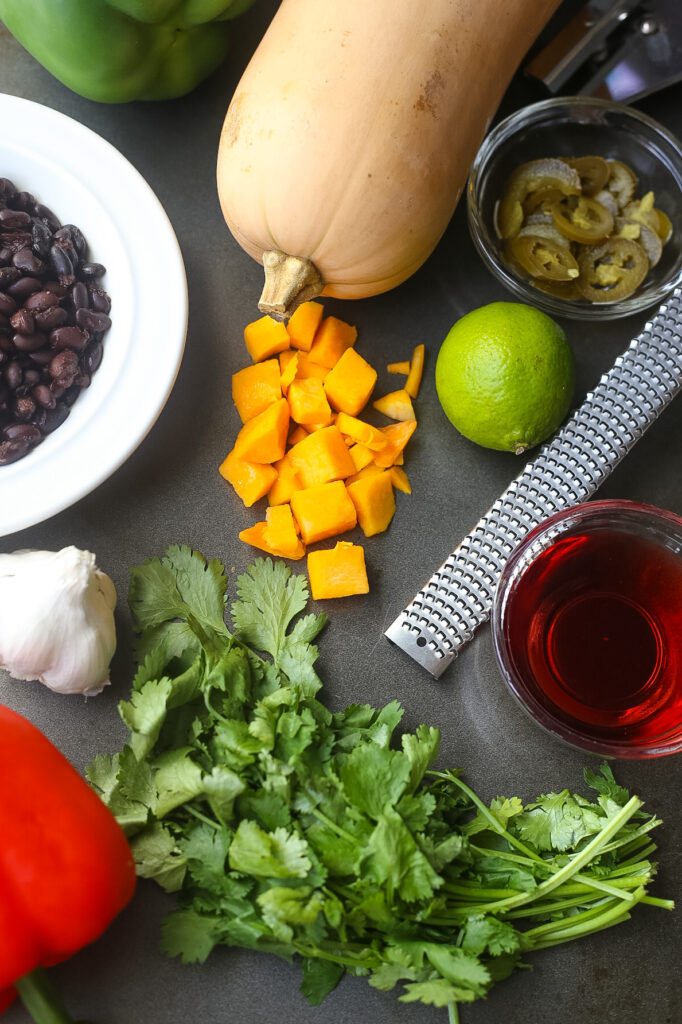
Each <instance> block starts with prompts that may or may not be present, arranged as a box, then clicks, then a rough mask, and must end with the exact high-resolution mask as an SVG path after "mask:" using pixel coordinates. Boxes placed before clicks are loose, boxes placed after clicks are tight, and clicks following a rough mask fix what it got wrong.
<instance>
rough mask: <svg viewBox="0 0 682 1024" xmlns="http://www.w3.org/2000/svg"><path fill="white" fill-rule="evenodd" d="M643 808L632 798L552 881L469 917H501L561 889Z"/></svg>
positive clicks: (476, 910) (487, 905)
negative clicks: (487, 915)
mask: <svg viewBox="0 0 682 1024" xmlns="http://www.w3.org/2000/svg"><path fill="white" fill-rule="evenodd" d="M641 806H642V801H641V800H640V799H639V797H636V796H633V797H631V798H630V800H628V802H627V803H626V804H625V806H624V807H622V808H621V809H620V811H619V812H618V814H615V815H614V816H613V818H611V820H610V821H608V822H607V823H606V825H605V826H604V828H603V829H602V830H601V832H598V833H597V835H596V836H595V837H594V839H592V840H591V842H589V843H588V844H587V846H584V847H583V849H582V850H581V851H580V853H577V854H575V855H574V856H573V857H572V858H571V859H570V860H569V861H568V863H567V864H565V865H564V866H563V867H561V868H559V870H558V871H557V872H555V874H554V875H552V876H551V877H550V878H547V879H545V881H544V882H541V883H540V885H538V886H537V888H535V889H532V890H531V891H530V892H520V893H518V894H517V895H516V896H510V897H509V898H508V899H504V900H496V901H493V902H492V903H483V904H480V905H478V906H476V905H475V906H473V907H470V908H469V913H472V914H476V913H479V912H481V913H499V912H500V911H504V910H508V909H511V908H512V907H517V906H520V905H521V904H523V903H530V902H531V901H534V900H537V899H541V898H542V897H543V896H544V894H545V893H549V892H552V891H553V890H554V889H558V887H559V886H560V885H562V884H563V883H564V882H566V881H568V879H569V878H574V876H575V875H578V874H579V873H580V870H581V869H582V868H583V867H585V865H587V864H589V862H590V861H591V860H592V859H593V858H594V857H595V856H596V855H597V853H603V850H604V848H605V847H606V845H607V843H609V841H610V840H611V838H612V836H614V835H616V833H617V832H619V831H620V829H621V828H622V827H623V825H625V823H626V822H627V821H629V819H630V818H631V817H632V815H633V814H634V813H635V812H636V811H637V810H639V808H640V807H641Z"/></svg>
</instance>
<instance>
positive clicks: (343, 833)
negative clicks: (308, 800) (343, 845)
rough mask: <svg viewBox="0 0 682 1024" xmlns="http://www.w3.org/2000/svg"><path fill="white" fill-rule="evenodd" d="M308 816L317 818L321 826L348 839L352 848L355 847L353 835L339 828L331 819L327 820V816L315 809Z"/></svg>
mask: <svg viewBox="0 0 682 1024" xmlns="http://www.w3.org/2000/svg"><path fill="white" fill-rule="evenodd" d="M310 814H312V815H313V817H314V818H317V820H318V821H321V822H322V824H323V825H326V826H327V828H330V829H331V830H332V832H336V834H337V835H338V836H343V838H344V839H348V840H349V841H350V842H351V843H352V844H353V845H354V846H357V839H356V838H355V836H354V835H352V834H351V833H350V832H346V830H345V829H344V828H341V826H340V825H337V824H336V822H335V821H332V819H331V818H328V817H327V815H326V814H324V813H323V812H322V811H320V810H318V808H317V807H314V808H313V809H312V810H311V811H310Z"/></svg>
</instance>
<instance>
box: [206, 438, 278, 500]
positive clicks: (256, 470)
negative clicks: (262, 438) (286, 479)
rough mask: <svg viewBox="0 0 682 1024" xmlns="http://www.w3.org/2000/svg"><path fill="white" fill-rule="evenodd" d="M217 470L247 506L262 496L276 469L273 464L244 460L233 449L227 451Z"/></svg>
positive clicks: (270, 485) (272, 479) (268, 487)
mask: <svg viewBox="0 0 682 1024" xmlns="http://www.w3.org/2000/svg"><path fill="white" fill-rule="evenodd" d="M218 471H219V473H220V475H221V476H222V477H224V478H225V480H227V481H228V483H231V484H232V486H233V487H234V489H235V491H236V492H237V494H238V495H239V497H240V498H241V499H242V501H243V502H244V504H245V505H246V507H247V508H250V507H251V505H253V504H254V502H256V501H258V500H259V499H260V498H264V497H265V495H266V494H267V493H268V491H269V490H270V488H271V487H272V485H273V484H274V483H275V481H276V480H277V470H276V469H274V467H273V466H269V465H264V464H263V463H259V462H245V461H244V460H243V459H240V458H239V457H238V456H237V455H235V453H234V451H231V452H229V454H228V455H227V457H226V458H225V459H224V460H223V462H222V463H221V464H220V467H219V470H218Z"/></svg>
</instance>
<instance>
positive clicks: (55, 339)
mask: <svg viewBox="0 0 682 1024" xmlns="http://www.w3.org/2000/svg"><path fill="white" fill-rule="evenodd" d="M49 337H50V345H51V346H52V348H57V349H66V348H72V349H75V350H76V351H77V352H80V351H81V350H82V349H84V348H85V346H86V345H87V343H88V341H89V340H90V335H89V334H88V332H87V331H85V330H83V329H82V328H80V327H70V326H69V327H56V328H55V329H54V331H50V335H49Z"/></svg>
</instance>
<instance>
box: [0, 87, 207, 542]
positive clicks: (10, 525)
mask: <svg viewBox="0 0 682 1024" xmlns="http://www.w3.org/2000/svg"><path fill="white" fill-rule="evenodd" d="M0 120H1V122H2V125H3V131H2V135H1V136H0V176H1V177H7V178H10V179H11V180H12V181H13V182H14V184H15V185H16V186H17V188H19V189H21V190H25V191H28V192H31V193H33V195H35V197H36V199H38V200H39V202H41V203H43V204H44V205H45V206H48V207H49V208H50V209H51V210H53V212H54V213H55V214H56V215H57V217H58V218H59V219H60V221H61V222H62V223H63V224H68V223H71V224H76V225H77V226H78V227H79V228H80V229H81V230H82V232H83V234H84V235H85V237H86V239H87V241H88V244H89V248H90V257H91V259H93V260H95V261H96V262H98V263H103V264H104V265H105V266H106V268H107V273H106V275H105V277H104V278H102V287H103V288H104V289H105V290H106V291H107V292H108V293H109V295H110V296H111V301H112V307H111V320H112V326H111V328H110V330H109V331H108V332H107V334H106V335H105V336H104V356H103V359H102V363H101V365H100V367H99V369H98V370H97V372H96V373H95V374H94V375H93V378H92V383H91V385H90V387H89V388H87V389H85V390H83V391H82V392H81V394H80V395H79V396H78V398H77V399H76V402H75V403H74V405H73V407H72V409H71V414H70V415H69V417H68V419H67V420H66V421H65V423H63V424H62V426H60V427H58V428H57V430H55V431H54V432H53V433H52V434H49V435H48V436H47V437H46V438H45V440H44V441H42V443H41V444H39V445H38V446H37V447H36V448H35V449H33V450H32V451H31V452H29V454H28V455H26V456H25V457H24V458H23V459H20V460H19V461H18V462H14V463H10V464H8V465H5V466H0V536H4V535H6V534H10V533H14V532H15V531H17V530H21V529H24V528H25V527H28V526H32V525H34V524H35V523H39V522H42V521H43V520H44V519H47V518H49V517H50V516H52V515H55V514H56V513H57V512H60V511H62V509H65V508H67V507H68V506H70V505H72V504H73V503H74V502H76V501H78V500H79V499H80V498H82V497H83V496H84V495H86V494H88V493H90V491H92V490H94V488H95V487H97V486H98V485H99V484H100V483H102V481H104V480H106V479H107V477H109V476H110V475H111V474H112V473H113V472H114V471H115V470H116V469H118V467H119V466H120V465H121V464H122V463H123V462H124V461H125V460H126V459H127V458H128V456H129V455H130V454H131V453H132V452H133V451H134V450H135V448H136V447H137V446H138V444H139V443H140V441H141V440H142V439H143V438H144V437H145V436H146V434H147V433H148V431H149V430H150V428H151V427H152V426H153V424H154V422H155V421H156V419H157V417H158V415H159V413H160V411H161V409H162V408H163V406H164V404H165V402H166V400H167V398H168V395H169V394H170V391H171V388H172V387H173V384H174V382H175V378H176V376H177V372H178V369H179V366H180V362H181V359H182V353H183V350H184V345H185V337H186V333H187V281H186V278H185V269H184V265H183V261H182V254H181V252H180V248H179V246H178V242H177V239H176V237H175V233H174V231H173V228H172V226H171V224H170V221H169V220H168V217H167V215H166V213H165V211H164V209H163V207H162V206H161V204H160V202H159V200H158V199H157V198H156V196H155V195H154V193H153V192H152V190H151V188H150V187H149V185H148V184H147V183H146V181H145V180H144V178H142V176H141V175H140V174H139V172H138V171H137V170H136V169H135V168H134V167H133V166H132V164H130V163H129V161H128V160H126V159H125V157H124V156H122V154H121V153H119V152H118V150H117V149H115V148H114V147H113V146H112V145H110V144H109V143H108V142H105V140H104V139H102V138H100V136H99V135H96V134H95V133H94V132H92V131H91V130H90V129H89V128H85V127H84V126H83V125H81V124H79V123H78V122H77V121H74V120H72V119H71V118H69V117H66V116H65V115H64V114H60V113H58V112H57V111H54V110H51V109H50V108H49V107H44V106H41V105H40V104H37V103H32V102H30V101H28V100H24V99H20V98H18V97H16V96H8V95H5V94H0Z"/></svg>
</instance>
